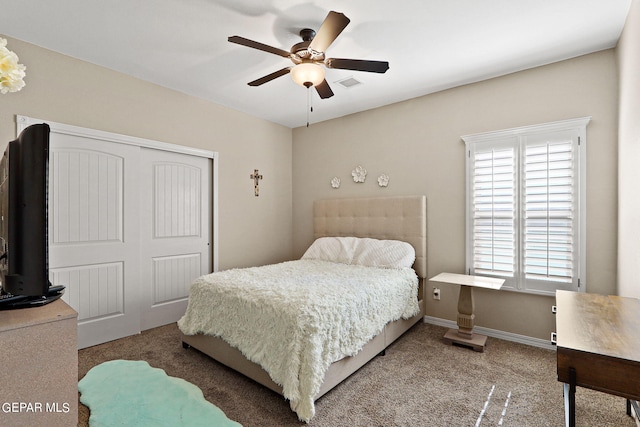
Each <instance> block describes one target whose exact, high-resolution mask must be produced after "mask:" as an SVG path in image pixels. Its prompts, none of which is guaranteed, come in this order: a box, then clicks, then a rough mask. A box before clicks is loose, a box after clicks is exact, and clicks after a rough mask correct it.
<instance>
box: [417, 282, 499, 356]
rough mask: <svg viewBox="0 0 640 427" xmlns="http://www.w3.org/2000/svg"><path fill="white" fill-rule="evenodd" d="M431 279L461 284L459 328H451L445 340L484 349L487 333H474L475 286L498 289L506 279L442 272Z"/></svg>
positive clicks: (476, 349) (478, 349)
mask: <svg viewBox="0 0 640 427" xmlns="http://www.w3.org/2000/svg"><path fill="white" fill-rule="evenodd" d="M429 280H430V281H433V282H441V283H452V284H454V285H460V296H459V297H458V329H449V330H448V331H447V333H446V334H445V335H444V340H445V341H446V342H448V343H449V344H454V343H455V344H459V345H462V346H465V347H470V348H472V349H473V350H475V351H480V352H482V351H484V347H485V345H486V342H487V337H486V335H480V334H474V333H473V321H474V319H475V314H473V309H474V303H473V288H485V289H495V290H498V289H500V288H501V287H502V285H503V283H504V279H496V278H493V277H483V276H470V275H467V274H454V273H440V274H438V275H437V276H434V277H432V278H431V279H429Z"/></svg>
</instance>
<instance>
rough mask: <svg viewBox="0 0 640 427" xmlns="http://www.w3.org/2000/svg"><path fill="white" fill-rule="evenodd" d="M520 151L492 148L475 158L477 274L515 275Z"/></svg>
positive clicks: (473, 198) (474, 244) (474, 227)
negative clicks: (517, 165) (518, 161)
mask: <svg viewBox="0 0 640 427" xmlns="http://www.w3.org/2000/svg"><path fill="white" fill-rule="evenodd" d="M516 160H517V158H516V153H515V149H514V147H502V148H490V149H487V150H480V151H477V152H475V153H474V159H473V186H472V191H473V195H472V203H473V237H472V238H473V266H474V270H475V272H476V274H485V275H494V276H500V277H505V278H507V277H513V276H514V274H515V271H516V251H515V250H516V241H515V238H516V234H515V232H516V227H515V213H516Z"/></svg>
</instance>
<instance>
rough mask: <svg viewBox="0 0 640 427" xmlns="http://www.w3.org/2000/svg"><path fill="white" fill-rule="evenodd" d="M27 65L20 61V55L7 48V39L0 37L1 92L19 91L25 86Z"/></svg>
mask: <svg viewBox="0 0 640 427" xmlns="http://www.w3.org/2000/svg"><path fill="white" fill-rule="evenodd" d="M26 69H27V67H25V66H24V65H22V64H19V63H18V55H16V54H15V53H14V52H12V51H10V50H9V49H7V41H6V40H5V39H3V38H0V93H2V94H5V93H8V92H17V91H19V90H20V89H22V88H23V87H24V86H25V83H24V80H23V79H24V76H25V75H26V73H25V70H26Z"/></svg>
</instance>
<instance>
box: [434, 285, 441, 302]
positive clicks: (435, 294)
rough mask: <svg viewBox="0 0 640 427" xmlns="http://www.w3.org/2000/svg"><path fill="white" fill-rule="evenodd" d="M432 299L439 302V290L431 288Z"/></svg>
mask: <svg viewBox="0 0 640 427" xmlns="http://www.w3.org/2000/svg"><path fill="white" fill-rule="evenodd" d="M433 299H435V300H438V301H440V289H438V288H433Z"/></svg>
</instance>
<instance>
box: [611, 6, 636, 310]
mask: <svg viewBox="0 0 640 427" xmlns="http://www.w3.org/2000/svg"><path fill="white" fill-rule="evenodd" d="M616 53H617V58H618V67H619V73H620V123H619V126H620V127H619V131H618V132H619V140H618V144H619V173H618V198H619V207H618V209H619V217H618V254H619V255H618V292H619V294H620V295H622V296H629V297H635V298H640V282H639V281H638V266H640V190H638V183H640V167H639V165H640V78H639V77H638V76H640V1H638V0H633V2H632V3H631V10H630V11H629V15H628V16H627V23H626V25H625V28H624V31H623V33H622V37H621V38H620V42H619V44H618V47H617V49H616Z"/></svg>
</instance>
